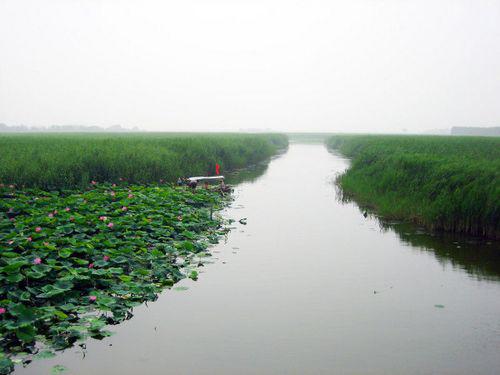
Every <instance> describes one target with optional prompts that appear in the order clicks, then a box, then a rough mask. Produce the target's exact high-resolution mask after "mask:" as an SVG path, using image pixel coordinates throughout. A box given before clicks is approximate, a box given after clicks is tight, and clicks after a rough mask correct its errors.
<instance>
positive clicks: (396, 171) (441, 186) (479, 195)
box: [327, 135, 500, 238]
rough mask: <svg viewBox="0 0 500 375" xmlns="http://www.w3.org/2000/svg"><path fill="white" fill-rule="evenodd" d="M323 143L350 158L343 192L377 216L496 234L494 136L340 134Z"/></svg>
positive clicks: (497, 150)
mask: <svg viewBox="0 0 500 375" xmlns="http://www.w3.org/2000/svg"><path fill="white" fill-rule="evenodd" d="M327 145H328V146H329V147H330V148H333V149H338V150H339V151H340V152H342V153H343V154H344V155H346V156H348V157H351V158H352V165H351V167H350V168H349V169H348V171H347V172H346V173H345V174H343V175H342V176H340V177H339V183H340V185H341V186H342V188H343V191H344V192H345V194H347V196H350V197H353V198H355V199H356V200H357V201H358V202H360V203H361V204H363V205H367V206H371V207H373V208H375V209H376V210H377V211H378V212H379V213H380V214H381V215H382V216H384V217H386V218H398V219H409V220H411V221H413V222H415V223H418V224H421V225H424V226H426V227H428V228H430V229H433V230H445V231H450V232H457V233H466V234H472V235H479V236H485V237H493V238H499V237H500V228H499V222H500V139H499V138H482V137H439V136H355V135H345V136H334V137H331V138H330V139H329V140H328V141H327Z"/></svg>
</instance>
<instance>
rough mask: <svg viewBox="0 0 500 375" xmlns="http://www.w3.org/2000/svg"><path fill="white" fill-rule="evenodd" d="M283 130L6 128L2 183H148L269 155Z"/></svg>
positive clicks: (282, 143) (282, 139) (280, 145)
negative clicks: (104, 131) (10, 130)
mask: <svg viewBox="0 0 500 375" xmlns="http://www.w3.org/2000/svg"><path fill="white" fill-rule="evenodd" d="M287 145H288V140H287V137H286V136H285V135H283V134H236V133H133V134H116V133H115V134H112V133H107V134H74V133H73V134H47V133H38V134H2V135H0V151H1V152H0V166H1V167H0V183H3V184H5V185H9V184H15V185H16V186H25V187H38V188H43V189H46V190H54V189H63V188H80V189H82V188H86V187H87V186H88V184H89V183H90V182H91V181H97V182H117V181H121V180H125V181H128V182H129V183H135V184H144V183H158V182H160V181H169V182H174V181H176V180H177V178H178V177H179V176H187V175H191V176H192V175H205V174H208V175H212V174H214V173H215V164H216V163H218V164H219V165H220V167H221V171H222V173H226V172H227V171H231V170H234V169H237V168H243V167H246V166H249V165H252V164H256V163H258V162H261V161H263V160H266V159H268V158H269V157H270V156H272V155H274V154H275V153H276V152H277V151H278V150H280V149H284V148H286V147H287Z"/></svg>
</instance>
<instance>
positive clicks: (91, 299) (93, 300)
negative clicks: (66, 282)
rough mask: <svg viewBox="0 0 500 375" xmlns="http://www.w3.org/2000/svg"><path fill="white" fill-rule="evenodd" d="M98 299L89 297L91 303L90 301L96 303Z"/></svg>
mask: <svg viewBox="0 0 500 375" xmlns="http://www.w3.org/2000/svg"><path fill="white" fill-rule="evenodd" d="M96 299H97V297H96V296H89V301H90V302H95V301H96Z"/></svg>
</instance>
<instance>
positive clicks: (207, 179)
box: [187, 176, 224, 184]
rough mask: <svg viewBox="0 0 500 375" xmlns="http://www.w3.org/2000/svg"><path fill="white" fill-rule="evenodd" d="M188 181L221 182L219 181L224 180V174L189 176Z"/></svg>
mask: <svg viewBox="0 0 500 375" xmlns="http://www.w3.org/2000/svg"><path fill="white" fill-rule="evenodd" d="M187 180H188V183H189V182H195V181H196V182H197V183H199V184H200V183H205V182H208V183H211V182H214V183H217V182H221V181H224V176H197V177H189V178H188V179H187Z"/></svg>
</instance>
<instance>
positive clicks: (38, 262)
mask: <svg viewBox="0 0 500 375" xmlns="http://www.w3.org/2000/svg"><path fill="white" fill-rule="evenodd" d="M40 263H42V259H40V258H35V260H34V261H33V264H40Z"/></svg>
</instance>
